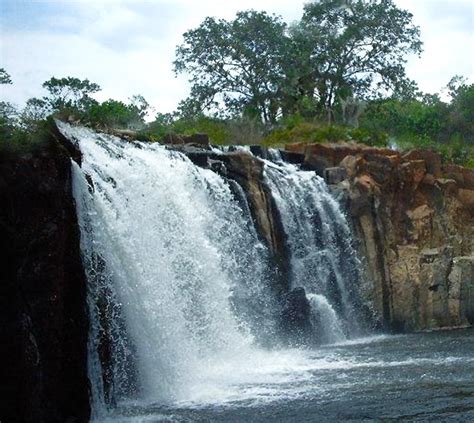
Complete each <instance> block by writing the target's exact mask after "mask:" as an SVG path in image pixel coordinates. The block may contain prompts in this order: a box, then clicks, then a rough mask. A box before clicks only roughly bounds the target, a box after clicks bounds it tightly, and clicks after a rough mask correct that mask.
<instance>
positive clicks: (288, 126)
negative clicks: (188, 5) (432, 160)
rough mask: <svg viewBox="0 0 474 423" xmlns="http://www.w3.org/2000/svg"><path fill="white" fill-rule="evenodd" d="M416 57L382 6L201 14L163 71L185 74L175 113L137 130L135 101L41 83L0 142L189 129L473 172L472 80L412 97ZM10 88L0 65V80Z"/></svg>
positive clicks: (385, 2) (3, 127) (416, 34)
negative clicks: (374, 151) (333, 145)
mask: <svg viewBox="0 0 474 423" xmlns="http://www.w3.org/2000/svg"><path fill="white" fill-rule="evenodd" d="M421 51H422V42H421V40H420V29H419V28H418V27H417V26H415V25H414V24H413V16H412V15H411V13H409V12H408V11H406V10H403V9H400V8H398V7H397V6H396V5H395V4H394V3H393V1H392V0H319V1H313V2H311V3H308V4H306V5H305V6H304V11H303V16H302V18H301V20H300V21H297V22H294V23H292V24H291V25H288V24H287V23H285V22H284V21H283V20H282V19H281V17H279V16H276V15H273V14H269V13H267V12H256V11H254V10H248V11H242V12H238V13H237V15H236V17H235V18H234V19H233V20H224V19H215V18H206V19H205V20H204V21H203V22H202V23H201V25H199V26H198V27H197V28H195V29H192V30H189V31H187V32H185V33H184V34H183V43H182V44H180V45H178V46H177V48H176V58H175V61H174V62H173V64H174V71H175V73H176V75H180V74H186V75H188V76H189V82H190V85H191V90H190V95H189V97H188V98H186V99H184V100H182V101H181V102H180V103H179V105H178V107H177V110H176V111H175V112H173V113H157V114H156V116H155V119H154V120H153V121H151V122H146V121H145V117H146V116H147V113H149V112H150V110H151V108H150V105H149V104H148V103H147V101H146V100H145V98H144V97H143V96H142V95H136V96H133V97H132V98H131V99H129V101H128V102H122V101H118V100H113V99H109V100H106V101H103V102H98V101H97V100H95V99H94V98H93V96H94V94H96V93H97V92H99V91H100V86H99V85H98V84H96V83H94V82H91V81H89V80H88V79H84V80H81V79H79V78H75V77H71V76H66V77H61V78H56V77H52V78H51V79H49V80H48V81H45V82H44V84H43V87H44V88H45V89H46V91H47V94H46V95H45V96H44V97H42V98H32V99H29V100H28V101H27V103H26V106H25V108H23V109H22V110H17V109H16V108H15V107H14V106H13V105H11V104H10V103H7V102H4V101H2V102H1V103H0V135H1V137H2V141H3V143H5V142H8V143H10V144H15V142H19V140H20V139H23V140H25V139H27V138H32V134H35V132H37V131H38V130H39V129H40V128H41V127H42V126H43V125H44V122H45V120H46V119H47V118H48V117H49V116H56V117H60V118H63V119H69V120H74V121H80V122H82V123H83V124H86V125H89V126H92V127H95V128H117V129H133V130H136V131H139V133H140V135H141V138H142V139H144V140H148V141H159V140H160V139H161V138H163V137H164V136H165V135H166V134H168V133H183V134H191V133H196V132H206V133H208V135H209V136H210V138H211V141H212V142H214V143H216V144H223V143H227V144H243V143H247V144H254V143H264V144H268V145H281V144H285V143H287V142H324V141H351V140H352V141H358V142H363V143H365V144H369V145H376V146H386V145H391V146H396V147H398V148H413V147H423V148H434V149H437V150H438V151H440V152H441V154H443V156H444V157H445V158H446V159H447V160H450V161H453V162H455V163H459V164H465V165H469V166H474V159H473V148H474V84H469V83H468V82H467V81H466V80H465V79H464V78H463V77H461V76H458V75H455V76H453V78H452V79H451V80H450V81H449V82H448V84H447V87H446V90H447V98H448V101H443V100H442V98H441V96H440V94H439V93H434V94H433V93H429V94H428V93H422V92H421V91H420V90H419V89H418V86H417V84H416V82H415V81H412V80H410V79H409V78H408V77H407V76H406V72H405V64H406V60H407V57H408V55H409V54H416V55H419V54H420V53H421ZM13 82H14V81H12V80H11V78H10V75H9V74H8V72H7V70H5V69H0V83H1V84H11V83H13ZM22 143H23V144H25V143H27V142H25V141H23V142H22Z"/></svg>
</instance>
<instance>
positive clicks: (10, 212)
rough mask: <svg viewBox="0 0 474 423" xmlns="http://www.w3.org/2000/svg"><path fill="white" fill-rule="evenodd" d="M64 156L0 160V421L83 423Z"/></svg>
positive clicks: (80, 327)
mask: <svg viewBox="0 0 474 423" xmlns="http://www.w3.org/2000/svg"><path fill="white" fill-rule="evenodd" d="M70 169H71V165H70V156H69V153H68V152H67V151H66V150H65V149H63V148H62V147H60V146H59V145H58V144H56V143H51V144H48V145H46V146H44V148H42V149H41V151H37V152H35V153H33V154H25V155H20V156H19V155H16V156H11V155H10V156H7V155H1V156H0V204H1V207H0V246H1V248H0V250H1V251H2V254H1V256H0V260H1V263H0V281H1V283H0V301H1V303H0V322H1V324H0V334H1V335H0V337H1V348H0V379H1V383H0V397H1V398H2V400H1V401H0V402H1V406H0V420H1V421H2V422H31V423H33V422H35V423H54V422H58V423H63V422H85V421H87V420H88V417H89V389H88V380H87V332H88V322H87V314H86V302H85V298H86V297H85V296H86V281H85V276H84V272H83V269H82V265H81V257H80V250H79V229H78V226H77V220H76V212H75V207H74V203H73V198H72V193H71V170H70Z"/></svg>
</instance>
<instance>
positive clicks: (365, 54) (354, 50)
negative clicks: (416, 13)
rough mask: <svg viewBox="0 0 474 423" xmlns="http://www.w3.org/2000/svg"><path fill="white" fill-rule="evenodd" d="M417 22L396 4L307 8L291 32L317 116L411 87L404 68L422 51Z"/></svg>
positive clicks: (353, 2) (323, 2)
mask: <svg viewBox="0 0 474 423" xmlns="http://www.w3.org/2000/svg"><path fill="white" fill-rule="evenodd" d="M412 18H413V16H412V15H411V13H409V12H408V11H406V10H402V9H399V8H398V7H397V6H396V5H395V3H394V2H393V1H392V0H319V1H314V2H312V3H308V4H306V5H305V8H304V14H303V17H302V19H301V22H300V23H299V24H297V25H296V26H295V27H294V28H293V29H292V32H293V37H294V38H295V39H296V40H300V45H301V46H302V47H301V48H300V50H301V54H302V55H303V61H305V62H307V63H308V64H307V65H306V66H304V67H303V69H304V70H305V74H304V75H301V78H302V80H304V81H305V84H304V85H303V86H302V90H303V92H304V93H305V95H307V96H308V97H311V98H312V97H314V98H315V99H316V102H317V109H318V111H320V112H321V111H324V110H326V109H330V108H332V107H333V106H334V104H335V103H336V102H337V101H338V99H339V98H347V97H352V96H356V97H362V98H368V97H369V98H370V97H373V96H374V95H376V94H378V93H380V92H381V91H387V90H389V91H392V92H393V91H397V90H398V89H399V88H401V87H404V86H407V85H410V84H407V78H406V74H405V67H404V66H405V63H406V60H407V55H408V54H410V53H414V54H419V53H420V52H421V47H422V43H421V41H420V31H419V28H418V27H417V26H415V25H414V24H413V22H412ZM304 55H307V57H305V56H304ZM301 60H302V59H301V58H300V61H301Z"/></svg>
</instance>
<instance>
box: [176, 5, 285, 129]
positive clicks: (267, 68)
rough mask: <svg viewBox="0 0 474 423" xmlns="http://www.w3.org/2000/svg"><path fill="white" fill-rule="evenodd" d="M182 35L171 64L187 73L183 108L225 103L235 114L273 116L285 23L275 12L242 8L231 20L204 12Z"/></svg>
mask: <svg viewBox="0 0 474 423" xmlns="http://www.w3.org/2000/svg"><path fill="white" fill-rule="evenodd" d="M183 36H184V42H183V44H181V45H180V46H178V47H177V49H176V60H175V62H174V67H175V72H176V73H177V74H180V73H187V74H188V75H190V82H191V84H192V86H191V95H190V98H191V99H190V100H189V99H188V100H187V101H185V103H184V104H183V105H182V108H183V110H184V111H185V113H189V111H192V112H193V113H199V112H201V111H203V110H212V108H216V107H218V106H219V105H224V106H225V107H226V108H227V110H228V111H230V112H231V113H234V114H236V113H241V112H244V113H245V114H248V115H254V116H258V117H260V118H262V119H263V120H264V121H265V122H275V121H276V119H277V115H278V112H279V106H280V104H279V97H280V91H281V89H282V85H283V80H284V69H283V60H284V59H285V54H286V53H287V50H288V37H287V35H286V24H285V23H284V22H283V21H282V20H281V19H280V18H279V17H277V16H274V15H269V14H267V13H265V12H256V11H245V12H239V13H237V16H236V18H235V19H234V20H232V21H227V20H224V19H220V20H216V19H214V18H206V19H205V20H204V22H203V23H202V24H201V25H200V26H199V27H198V28H196V29H193V30H191V31H188V32H186V33H185V34H184V35H183ZM199 109H200V110H199Z"/></svg>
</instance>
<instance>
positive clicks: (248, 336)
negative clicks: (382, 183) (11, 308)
mask: <svg viewBox="0 0 474 423" xmlns="http://www.w3.org/2000/svg"><path fill="white" fill-rule="evenodd" d="M58 125H59V127H60V130H61V132H63V133H64V134H65V135H66V136H67V138H68V139H70V140H75V141H76V143H77V145H78V147H79V148H80V150H81V152H82V164H81V167H79V166H78V165H77V164H75V163H73V190H74V197H75V200H76V207H77V212H78V218H79V224H80V228H81V249H82V253H83V261H84V264H85V269H86V272H87V276H88V280H89V296H88V301H89V308H90V310H89V312H90V316H91V329H90V339H89V377H90V380H91V388H92V401H93V420H94V421H97V422H98V421H101V422H103V421H109V420H108V419H111V420H110V421H122V420H121V418H122V417H120V416H122V415H121V414H120V413H121V412H122V411H121V410H123V409H125V410H127V407H142V409H148V408H147V407H151V408H150V409H152V408H153V405H154V404H155V405H160V406H161V405H169V406H176V405H178V406H180V407H181V406H195V405H203V404H224V403H229V402H233V401H237V402H238V401H252V402H268V401H276V400H278V398H292V397H297V396H298V395H300V394H301V393H302V392H303V391H305V390H307V389H308V386H309V385H304V387H303V385H301V384H304V383H306V382H305V381H310V380H312V377H313V376H312V372H313V371H314V370H315V369H320V368H326V367H328V368H332V367H333V366H335V365H336V363H335V362H334V358H331V357H329V358H327V359H326V358H325V356H324V355H323V354H324V353H323V352H320V353H317V352H315V351H311V350H303V349H299V350H297V349H276V350H266V349H264V348H262V347H260V346H259V342H258V341H260V340H261V339H262V338H263V337H264V336H266V337H267V339H266V340H265V344H272V342H271V340H272V336H273V333H274V331H275V325H276V323H275V315H274V314H275V309H276V307H275V304H274V303H273V299H272V297H271V295H269V293H268V286H269V285H270V284H271V278H272V275H273V273H272V269H270V268H269V256H268V255H269V253H268V251H267V248H266V247H265V246H264V245H263V244H262V242H260V241H259V239H258V235H257V232H256V230H255V228H254V226H253V223H252V219H251V216H250V210H249V207H248V204H247V203H246V200H245V193H243V192H242V189H241V187H240V186H239V185H238V184H236V183H235V182H233V181H227V180H225V179H224V178H222V177H221V176H219V175H217V174H216V173H214V172H212V171H211V170H205V169H201V168H199V167H197V166H195V165H194V164H193V163H192V162H191V161H190V160H189V159H188V158H187V157H186V156H184V155H183V154H181V153H178V152H176V151H171V150H168V149H166V148H165V147H163V146H160V145H153V144H151V145H150V144H146V143H130V142H125V141H123V140H121V139H119V138H116V137H113V136H110V135H104V134H98V133H96V132H94V131H91V130H88V129H86V128H82V127H74V126H70V125H67V124H62V123H58ZM266 163H267V164H266V169H265V177H266V181H267V184H268V186H269V187H270V188H271V190H272V193H273V195H274V197H275V201H276V203H277V206H278V208H279V211H280V213H281V217H282V221H283V225H284V227H285V231H286V232H287V235H288V243H289V246H290V249H291V253H292V255H291V269H292V270H291V271H292V276H291V279H292V284H293V286H295V287H296V286H303V287H305V289H306V292H307V293H308V299H309V301H310V304H311V306H312V309H313V315H312V319H313V323H314V326H315V327H316V326H317V327H319V328H322V329H321V330H320V331H319V333H318V338H319V340H322V341H323V342H327V343H330V342H340V341H344V340H345V339H346V335H347V333H348V330H349V329H350V328H351V326H350V325H349V324H348V320H350V317H351V288H350V283H349V282H350V281H349V279H350V277H351V274H352V273H353V272H354V270H353V262H352V261H351V260H352V259H351V260H349V264H350V265H348V264H347V263H346V264H345V261H346V260H347V259H348V258H350V257H352V254H353V250H351V249H350V243H349V240H350V231H349V228H348V226H347V222H346V221H345V219H344V216H343V215H342V213H341V212H340V211H339V209H338V207H337V203H336V202H335V201H334V200H333V199H332V197H331V196H330V194H329V193H328V191H327V188H326V186H325V184H324V182H323V181H322V180H321V179H320V178H318V177H316V176H315V174H314V173H313V172H302V171H300V170H299V169H297V168H296V167H294V166H291V165H287V164H283V163H278V164H275V163H272V162H266ZM278 178H279V179H278ZM292 191H294V192H292ZM331 225H333V226H334V228H331V227H330V226H331ZM313 226H316V229H315V228H314V227H313ZM346 271H347V272H348V275H347V276H346V275H344V274H343V273H344V272H346ZM351 272H352V273H351ZM273 344H274V345H275V342H274V343H273ZM104 363H105V364H104ZM104 366H106V368H104ZM308 383H309V382H308ZM313 385H314V384H313V383H312V382H311V386H313ZM312 389H313V388H312ZM114 413H115V414H114ZM126 413H128V411H126ZM117 416H119V417H117ZM116 417H117V418H116ZM130 421H135V420H133V419H132V420H130Z"/></svg>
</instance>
